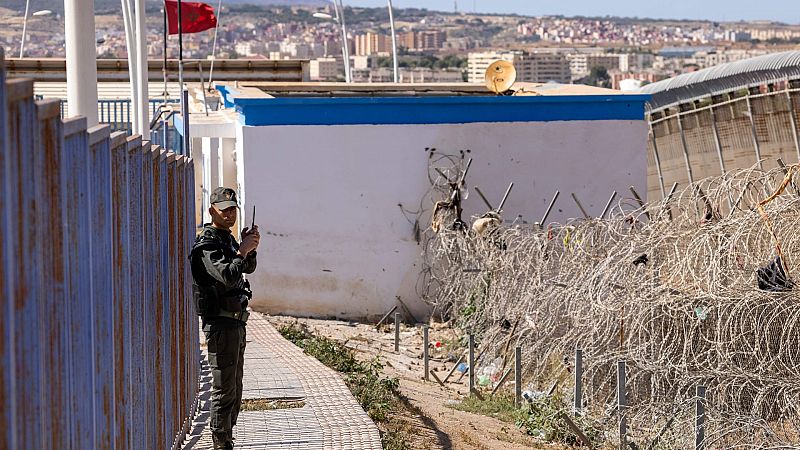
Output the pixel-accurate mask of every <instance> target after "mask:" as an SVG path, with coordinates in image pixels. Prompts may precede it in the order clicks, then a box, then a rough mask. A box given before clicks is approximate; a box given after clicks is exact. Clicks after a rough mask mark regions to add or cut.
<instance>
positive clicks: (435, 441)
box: [270, 316, 564, 449]
mask: <svg viewBox="0 0 800 450" xmlns="http://www.w3.org/2000/svg"><path fill="white" fill-rule="evenodd" d="M270 321H271V322H272V323H273V325H275V326H276V327H280V326H281V325H282V324H287V323H294V322H299V323H301V324H305V325H306V326H307V327H308V328H309V329H310V330H312V331H314V332H315V333H317V334H320V335H323V336H326V337H328V338H331V339H334V340H337V341H339V342H344V343H346V345H347V346H348V347H350V348H352V349H353V350H355V351H356V353H357V355H358V356H359V357H360V358H363V359H364V360H368V359H372V358H374V357H375V356H380V358H381V361H382V362H383V363H384V366H385V367H384V374H385V375H387V376H390V377H397V378H399V379H400V393H401V394H402V396H404V397H405V400H406V402H405V403H406V404H405V408H403V409H404V410H403V411H402V412H401V413H400V417H395V418H393V420H398V421H402V422H404V426H403V427H402V428H405V429H406V430H407V431H408V435H409V436H410V438H411V439H412V440H411V442H410V448H413V449H451V448H452V449H529V448H536V449H559V448H564V447H563V446H561V445H552V444H546V443H542V442H541V441H537V440H536V439H534V438H532V437H530V436H528V435H526V434H525V433H524V432H523V431H521V430H519V429H518V428H517V427H516V426H514V424H509V423H505V422H502V421H500V420H498V419H495V418H492V417H488V416H483V415H479V414H472V413H468V412H463V411H458V410H456V409H454V408H452V407H449V406H448V405H452V404H454V403H458V402H460V400H461V399H463V398H464V395H466V393H467V390H468V384H467V383H468V381H467V377H466V376H465V377H463V378H462V379H461V380H460V382H454V381H457V380H458V379H459V376H460V372H458V371H456V372H455V373H454V375H453V376H452V377H451V378H450V380H449V381H448V383H447V387H446V388H444V387H442V386H440V385H439V384H438V383H437V382H436V381H435V380H434V379H433V378H432V377H431V380H430V381H428V382H426V381H424V380H423V362H422V355H423V353H422V328H421V327H407V326H402V327H401V332H400V352H399V353H396V352H395V351H394V326H393V325H391V326H386V327H384V328H383V329H381V330H380V331H378V330H376V329H375V327H374V326H372V325H368V324H358V323H352V322H341V321H334V320H314V319H296V318H291V317H279V316H271V317H270ZM453 337H454V335H453V333H452V332H451V331H450V330H449V329H446V328H443V327H436V326H433V327H431V328H430V336H429V338H430V342H431V343H432V344H433V345H435V344H434V343H435V342H443V343H446V342H448V341H452V339H453ZM444 347H445V346H444V345H443V346H442V350H440V351H436V350H432V354H431V356H432V359H431V361H430V367H431V369H433V370H434V371H435V372H436V374H437V375H438V376H439V379H442V380H443V379H444V378H445V377H446V376H447V373H448V372H449V370H450V369H451V368H452V367H453V362H446V361H445V359H446V356H447V355H446V353H447V350H446V349H445V348H444ZM510 386H513V383H510V384H509V386H507V387H510ZM487 394H488V393H487Z"/></svg>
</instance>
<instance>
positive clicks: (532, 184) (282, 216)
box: [237, 121, 647, 318]
mask: <svg viewBox="0 0 800 450" xmlns="http://www.w3.org/2000/svg"><path fill="white" fill-rule="evenodd" d="M239 128H240V129H239V130H238V133H237V134H238V142H237V147H238V149H240V150H241V151H242V153H241V156H242V158H241V159H239V160H238V167H239V169H240V170H239V174H238V175H239V177H240V181H242V180H243V186H244V192H243V193H242V198H243V199H245V200H244V201H245V203H246V204H245V205H244V208H243V210H244V211H245V213H246V214H249V213H250V211H251V210H252V205H253V204H256V205H257V207H258V212H257V217H258V221H257V222H258V223H259V224H260V226H261V229H262V243H261V248H260V252H259V267H258V270H257V272H256V273H255V274H254V275H253V276H251V277H249V279H250V281H251V284H252V286H253V290H254V293H255V295H254V298H253V302H252V304H253V306H254V307H255V308H257V309H260V310H266V311H268V312H271V313H284V314H293V315H312V316H317V317H325V316H338V317H346V318H361V317H373V318H374V317H379V316H381V315H382V314H383V313H385V312H386V311H388V310H389V309H390V308H391V307H392V306H394V305H395V304H397V302H396V297H397V296H400V297H401V298H402V300H403V301H404V302H405V303H406V304H408V305H409V306H410V307H411V308H412V310H413V311H414V314H415V315H417V316H419V317H424V313H425V312H426V311H427V309H426V308H425V306H424V305H422V304H421V302H420V301H419V299H418V298H416V294H415V289H414V285H415V283H416V282H417V279H418V264H419V256H420V254H421V252H422V247H421V246H420V245H418V244H417V242H416V241H415V239H414V233H413V230H414V228H413V223H409V221H408V220H407V219H406V217H405V216H404V215H403V214H402V212H401V210H400V207H398V204H403V205H404V206H405V208H406V209H408V210H412V211H413V210H416V209H418V207H419V205H420V201H421V200H422V198H423V196H424V195H425V193H426V192H427V190H428V189H429V187H430V184H429V182H428V179H427V172H428V162H429V161H428V154H427V153H426V152H425V150H424V149H425V147H435V148H437V149H438V151H439V152H440V153H450V154H455V153H457V152H458V151H459V150H461V149H470V150H472V152H471V153H470V156H471V157H472V158H473V159H474V161H473V164H472V169H471V171H470V173H469V177H468V180H467V184H468V186H469V187H470V197H469V199H468V200H467V201H466V202H465V203H464V207H465V215H464V218H465V219H468V218H469V216H470V215H471V214H475V213H482V212H484V211H485V206H484V205H483V203H482V202H481V200H480V198H479V197H478V196H477V194H476V193H475V191H474V190H473V189H472V188H473V187H474V186H475V185H478V186H480V187H481V190H482V191H483V192H484V193H485V194H486V195H487V196H488V197H489V199H490V201H492V202H494V203H495V204H496V203H498V202H499V200H500V198H501V197H502V195H503V193H504V192H505V189H506V187H507V185H508V183H509V182H511V181H513V182H514V183H515V187H514V190H513V192H512V193H511V196H510V198H509V200H508V202H507V204H506V206H505V208H504V211H505V214H504V216H505V218H506V219H513V218H514V217H516V216H517V215H522V216H523V217H524V218H525V219H526V220H528V221H530V222H534V221H538V220H539V219H540V218H541V216H542V214H543V213H544V211H545V209H546V208H547V205H548V203H549V201H550V199H551V198H552V196H553V193H554V192H555V191H556V190H560V191H561V193H562V195H561V198H560V199H559V202H558V204H557V205H556V207H555V209H554V211H553V214H552V215H551V217H550V221H554V220H558V221H563V220H565V219H567V218H569V217H576V216H578V215H579V211H578V209H577V207H576V206H575V204H574V203H573V202H572V199H571V197H570V196H569V194H570V193H571V192H575V193H576V194H577V195H578V197H579V199H580V200H581V202H582V203H583V205H584V207H585V208H586V209H587V211H588V212H589V213H590V214H594V215H599V214H600V212H601V211H602V209H603V207H604V206H605V203H606V202H607V200H608V197H609V196H610V194H611V192H612V190H617V191H618V192H620V193H627V192H628V187H629V186H631V185H633V186H635V187H636V188H637V189H638V190H639V192H641V193H642V194H644V193H645V192H646V176H647V158H646V151H645V149H646V138H647V126H646V124H645V123H644V121H565V122H526V123H474V124H461V125H351V126H342V125H337V126H315V125H314V126H263V127H250V126H241V125H239ZM243 165H245V166H246V170H241V169H242V168H243ZM623 195H625V194H623ZM423 206H424V208H425V209H426V210H428V212H429V211H430V209H431V207H432V205H431V204H430V202H429V201H428V202H425V204H424V205H423ZM425 217H426V218H428V217H429V214H427V215H426V216H425ZM249 222H250V220H249V219H247V220H246V223H248V224H249ZM421 225H422V226H423V227H427V226H428V225H429V223H422V224H421Z"/></svg>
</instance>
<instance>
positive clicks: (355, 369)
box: [278, 324, 409, 450]
mask: <svg viewBox="0 0 800 450" xmlns="http://www.w3.org/2000/svg"><path fill="white" fill-rule="evenodd" d="M278 331H279V332H280V333H281V335H283V337H284V338H286V339H287V340H289V341H291V342H292V343H293V344H295V345H297V346H298V347H300V348H302V349H303V350H304V351H305V352H306V353H307V354H308V355H310V356H313V357H314V358H317V359H318V360H319V361H320V362H322V363H323V364H325V365H326V366H328V367H330V368H331V369H334V370H336V371H338V372H341V373H342V374H343V375H344V381H345V384H347V387H348V388H349V389H350V392H352V393H353V396H354V397H355V398H356V400H358V402H359V403H360V404H361V407H362V408H364V411H366V412H367V414H368V415H369V417H370V418H371V419H372V420H374V421H375V422H377V423H378V424H379V428H380V429H381V441H382V442H383V448H384V449H387V450H406V449H408V448H409V445H408V439H407V438H406V432H405V431H404V430H403V429H400V428H398V427H395V426H392V424H391V423H390V422H391V421H390V420H389V418H390V415H391V414H392V412H393V411H395V410H396V409H397V407H398V399H399V393H398V391H397V389H398V388H399V387H400V381H399V380H398V379H397V378H388V377H383V376H381V371H382V370H383V364H382V363H381V361H380V359H379V358H375V359H373V360H371V361H366V362H365V361H359V360H358V359H357V358H356V356H355V352H354V351H353V350H352V349H350V348H348V347H347V346H345V345H344V344H340V343H338V342H336V341H334V340H332V339H328V338H327V337H325V336H318V335H315V334H313V333H311V332H310V331H309V330H308V328H307V327H305V326H303V325H298V324H289V325H284V326H282V327H280V328H279V329H278Z"/></svg>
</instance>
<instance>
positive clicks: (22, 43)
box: [19, 0, 31, 59]
mask: <svg viewBox="0 0 800 450" xmlns="http://www.w3.org/2000/svg"><path fill="white" fill-rule="evenodd" d="M30 6H31V0H25V18H23V19H22V40H21V41H20V43H19V59H22V56H23V55H24V54H25V32H26V31H27V29H28V9H30Z"/></svg>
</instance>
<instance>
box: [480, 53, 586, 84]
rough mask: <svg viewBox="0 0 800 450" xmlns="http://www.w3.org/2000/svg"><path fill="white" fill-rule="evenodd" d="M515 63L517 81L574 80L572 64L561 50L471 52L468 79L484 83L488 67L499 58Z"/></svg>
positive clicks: (563, 81) (566, 81)
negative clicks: (571, 70) (571, 69)
mask: <svg viewBox="0 0 800 450" xmlns="http://www.w3.org/2000/svg"><path fill="white" fill-rule="evenodd" d="M501 59H502V60H505V61H509V62H510V63H512V64H514V67H515V68H516V69H517V81H527V82H534V83H546V82H549V81H555V82H557V83H565V84H568V83H570V81H572V78H571V72H570V64H569V61H568V60H567V57H566V55H565V54H563V53H560V52H534V53H526V52H522V51H511V52H475V53H470V54H469V57H468V62H467V79H468V81H469V82H470V83H483V82H484V80H485V74H486V69H488V68H489V65H490V64H492V63H493V62H495V61H497V60H501Z"/></svg>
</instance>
